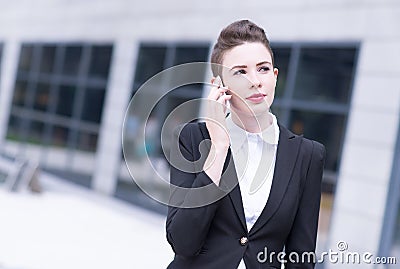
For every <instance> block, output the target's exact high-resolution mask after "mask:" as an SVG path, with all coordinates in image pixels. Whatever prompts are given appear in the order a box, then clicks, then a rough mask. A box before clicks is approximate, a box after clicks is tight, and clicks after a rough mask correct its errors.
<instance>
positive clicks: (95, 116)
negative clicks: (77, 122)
mask: <svg viewBox="0 0 400 269" xmlns="http://www.w3.org/2000/svg"><path fill="white" fill-rule="evenodd" d="M104 94H105V89H97V88H88V89H86V90H85V97H84V105H83V110H82V120H85V121H90V122H96V123H100V121H101V114H102V110H103V104H104Z"/></svg>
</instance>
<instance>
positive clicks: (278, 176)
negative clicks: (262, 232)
mask: <svg viewBox="0 0 400 269" xmlns="http://www.w3.org/2000/svg"><path fill="white" fill-rule="evenodd" d="M279 127H280V134H279V143H278V149H277V153H276V154H277V155H276V163H275V170H274V177H273V180H272V186H271V192H270V196H269V197H268V201H267V204H266V205H265V207H264V209H263V211H262V213H261V215H260V216H259V218H258V219H257V221H256V223H255V224H254V226H253V227H252V229H251V230H250V232H249V234H254V233H255V232H257V231H258V230H259V229H260V228H261V227H263V226H264V224H265V223H266V222H267V221H268V220H269V219H270V218H271V217H272V215H273V214H274V213H275V211H276V210H277V209H278V207H279V204H280V203H281V200H282V198H283V196H284V195H285V192H286V188H287V186H288V184H289V181H290V178H291V176H292V171H293V168H294V165H295V163H296V159H297V156H298V152H299V148H300V144H301V141H302V140H301V136H295V135H293V134H292V133H290V132H289V131H288V130H287V129H286V128H284V127H281V126H279Z"/></svg>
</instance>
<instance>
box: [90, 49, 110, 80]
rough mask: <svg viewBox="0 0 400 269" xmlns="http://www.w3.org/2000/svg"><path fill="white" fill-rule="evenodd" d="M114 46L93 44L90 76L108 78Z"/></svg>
mask: <svg viewBox="0 0 400 269" xmlns="http://www.w3.org/2000/svg"><path fill="white" fill-rule="evenodd" d="M111 53H112V47H110V46H93V47H92V53H91V57H90V66H89V76H90V77H93V78H101V79H106V78H107V77H108V71H109V69H110V61H111Z"/></svg>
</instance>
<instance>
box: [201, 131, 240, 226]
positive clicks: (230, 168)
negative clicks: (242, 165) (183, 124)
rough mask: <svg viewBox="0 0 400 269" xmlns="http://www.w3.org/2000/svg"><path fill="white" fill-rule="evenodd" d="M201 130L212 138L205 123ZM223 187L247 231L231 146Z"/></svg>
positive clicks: (207, 136) (224, 172)
mask: <svg viewBox="0 0 400 269" xmlns="http://www.w3.org/2000/svg"><path fill="white" fill-rule="evenodd" d="M200 126H201V131H202V133H203V137H204V138H205V139H210V135H209V133H208V130H207V127H206V125H205V124H201V125H200ZM221 187H222V188H223V189H225V190H226V191H228V192H229V193H228V196H229V198H230V200H231V202H232V204H233V207H234V209H235V211H236V215H237V217H238V218H239V220H240V223H241V224H242V226H243V228H244V229H245V231H247V225H246V218H245V216H244V209H243V202H242V195H241V194H240V188H239V180H238V177H237V173H236V168H235V163H234V161H233V157H232V152H231V148H230V147H229V149H228V153H227V156H226V159H225V163H224V168H223V172H222V176H221Z"/></svg>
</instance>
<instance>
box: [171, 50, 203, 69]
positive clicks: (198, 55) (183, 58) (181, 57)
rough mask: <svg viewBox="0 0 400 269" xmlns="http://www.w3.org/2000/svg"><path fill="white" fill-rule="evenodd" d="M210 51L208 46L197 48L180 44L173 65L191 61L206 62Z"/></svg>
mask: <svg viewBox="0 0 400 269" xmlns="http://www.w3.org/2000/svg"><path fill="white" fill-rule="evenodd" d="M208 51H209V48H208V46H207V47H197V48H196V47H193V46H178V47H177V48H176V52H175V57H174V61H173V65H178V64H184V63H191V62H205V61H206V60H207V57H208Z"/></svg>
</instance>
